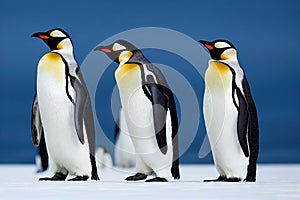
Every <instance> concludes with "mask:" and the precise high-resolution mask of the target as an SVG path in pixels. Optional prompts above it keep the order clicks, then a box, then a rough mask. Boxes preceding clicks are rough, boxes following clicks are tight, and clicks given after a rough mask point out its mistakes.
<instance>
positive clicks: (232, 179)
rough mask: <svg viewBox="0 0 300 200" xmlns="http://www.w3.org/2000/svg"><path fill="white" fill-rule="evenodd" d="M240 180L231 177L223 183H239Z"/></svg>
mask: <svg viewBox="0 0 300 200" xmlns="http://www.w3.org/2000/svg"><path fill="white" fill-rule="evenodd" d="M241 180H242V179H240V178H237V177H231V178H227V179H226V180H225V182H240V181H241Z"/></svg>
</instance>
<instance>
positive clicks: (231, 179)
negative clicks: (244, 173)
mask: <svg viewBox="0 0 300 200" xmlns="http://www.w3.org/2000/svg"><path fill="white" fill-rule="evenodd" d="M241 180H242V179H241V178H237V177H230V178H226V177H223V176H219V177H218V178H217V179H213V180H204V181H203V182H240V181H241Z"/></svg>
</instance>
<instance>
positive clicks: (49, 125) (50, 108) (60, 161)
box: [31, 28, 99, 181]
mask: <svg viewBox="0 0 300 200" xmlns="http://www.w3.org/2000/svg"><path fill="white" fill-rule="evenodd" d="M32 37H37V38H40V39H42V40H43V41H44V42H45V43H46V44H47V45H48V47H49V48H50V50H51V51H50V52H48V53H46V54H45V55H44V56H43V57H42V58H41V59H40V61H39V63H38V69H37V90H36V95H35V97H34V101H33V106H32V123H31V127H32V129H31V130H32V131H31V132H32V140H33V144H34V145H35V146H38V145H39V143H40V141H41V135H42V132H43V133H44V136H45V142H46V147H47V151H48V154H49V159H50V167H51V170H52V171H53V172H54V173H55V175H54V176H53V177H45V178H40V179H39V180H41V181H44V180H49V181H63V180H65V179H66V178H67V176H68V174H69V175H72V176H75V177H74V178H72V179H69V180H70V181H85V180H87V179H88V178H91V179H92V180H99V177H98V173H97V168H96V161H95V157H94V154H95V130H94V121H93V113H92V107H91V102H90V97H89V94H88V90H87V87H86V85H85V83H84V80H83V77H82V74H81V72H80V70H79V66H78V65H77V62H76V60H75V58H74V55H73V44H72V41H71V38H70V36H69V35H68V34H67V33H66V32H65V31H64V30H62V29H60V28H55V29H52V30H49V31H47V32H37V33H34V34H33V35H32Z"/></svg>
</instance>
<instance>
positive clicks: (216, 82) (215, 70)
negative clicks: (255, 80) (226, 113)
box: [205, 61, 232, 90]
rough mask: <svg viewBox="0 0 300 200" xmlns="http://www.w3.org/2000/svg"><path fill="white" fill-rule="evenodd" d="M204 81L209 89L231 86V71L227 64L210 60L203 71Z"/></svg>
mask: <svg viewBox="0 0 300 200" xmlns="http://www.w3.org/2000/svg"><path fill="white" fill-rule="evenodd" d="M205 82H206V85H207V86H208V87H209V88H210V89H217V90H219V89H221V90H223V89H225V88H231V84H232V73H231V71H230V69H229V67H228V66H227V65H225V64H223V63H220V62H215V61H211V62H209V67H208V69H207V70H206V73H205Z"/></svg>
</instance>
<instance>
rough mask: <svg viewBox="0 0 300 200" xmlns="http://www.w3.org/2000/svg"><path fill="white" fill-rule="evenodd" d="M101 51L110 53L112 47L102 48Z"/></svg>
mask: <svg viewBox="0 0 300 200" xmlns="http://www.w3.org/2000/svg"><path fill="white" fill-rule="evenodd" d="M101 51H103V52H105V53H110V52H111V50H110V49H106V48H103V49H101Z"/></svg>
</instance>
